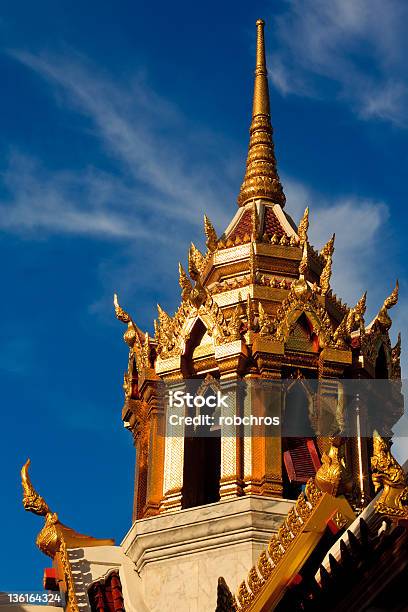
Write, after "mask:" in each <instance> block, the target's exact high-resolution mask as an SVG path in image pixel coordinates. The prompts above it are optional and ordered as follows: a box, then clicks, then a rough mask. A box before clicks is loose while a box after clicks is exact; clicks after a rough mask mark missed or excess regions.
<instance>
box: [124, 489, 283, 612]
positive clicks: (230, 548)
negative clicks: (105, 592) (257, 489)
mask: <svg viewBox="0 0 408 612" xmlns="http://www.w3.org/2000/svg"><path fill="white" fill-rule="evenodd" d="M293 503H294V502H292V501H287V500H282V499H274V498H266V497H260V496H254V497H241V498H235V499H232V500H231V499H228V500H222V501H220V502H217V503H215V504H208V505H206V506H200V507H197V508H190V509H188V510H181V511H177V512H173V513H168V514H162V515H159V516H156V517H151V518H148V519H142V520H139V521H136V522H135V523H134V524H133V526H132V528H131V529H130V531H129V533H128V534H127V535H126V537H125V539H124V541H123V542H122V548H123V550H124V552H125V554H126V555H127V556H128V558H129V559H130V560H131V561H133V562H134V564H135V568H136V570H137V573H138V575H139V576H140V579H141V592H142V594H143V599H144V602H145V604H146V606H147V609H148V610H149V612H159V611H160V612H167V611H169V612H170V611H171V612H173V610H174V609H177V612H214V611H215V608H216V598H217V583H218V578H219V577H220V576H223V577H224V578H225V580H226V582H227V584H228V586H229V587H230V589H231V591H232V592H235V591H236V590H237V587H238V586H239V584H240V583H241V582H242V580H243V579H244V578H245V577H246V576H247V574H248V571H249V570H250V569H251V567H252V566H253V565H254V564H255V563H256V562H257V559H258V556H259V554H260V552H261V551H262V550H263V549H264V547H265V546H266V544H267V542H268V540H269V539H270V537H271V535H272V533H274V532H276V531H277V529H278V527H279V525H280V524H281V522H282V521H283V519H284V517H285V516H286V514H287V513H288V511H289V509H290V507H291V506H292V505H293Z"/></svg>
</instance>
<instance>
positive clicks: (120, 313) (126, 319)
mask: <svg viewBox="0 0 408 612" xmlns="http://www.w3.org/2000/svg"><path fill="white" fill-rule="evenodd" d="M113 305H114V307H115V315H116V318H117V319H118V320H119V321H122V323H130V322H131V320H132V319H131V317H130V315H128V313H127V312H126V311H125V310H123V308H122V307H121V305H120V304H119V300H118V294H117V293H114V294H113Z"/></svg>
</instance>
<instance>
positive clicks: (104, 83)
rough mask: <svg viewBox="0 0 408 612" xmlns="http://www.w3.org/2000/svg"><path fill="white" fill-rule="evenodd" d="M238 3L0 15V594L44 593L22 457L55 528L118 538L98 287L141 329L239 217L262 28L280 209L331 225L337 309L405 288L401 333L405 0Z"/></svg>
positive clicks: (111, 341) (124, 464)
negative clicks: (2, 561) (189, 258)
mask: <svg viewBox="0 0 408 612" xmlns="http://www.w3.org/2000/svg"><path fill="white" fill-rule="evenodd" d="M250 5H251V6H250V7H248V3H244V2H238V3H237V2H229V1H227V2H223V3H219V2H213V1H212V0H208V1H207V2H206V3H205V5H195V4H194V3H193V4H192V3H187V2H177V3H167V2H161V1H160V2H157V3H154V4H152V3H145V2H144V3H142V2H128V1H127V0H123V1H122V2H121V3H120V4H119V3H117V2H114V1H108V0H99V1H98V2H94V1H92V0H89V1H88V2H86V3H83V2H78V1H76V0H70V1H69V2H68V1H67V0H60V1H59V2H46V1H41V0H39V1H38V2H35V3H32V2H27V1H25V2H23V1H21V0H20V1H19V0H14V1H13V2H11V1H4V2H3V3H2V7H1V14H0V32H1V39H2V47H1V54H0V79H1V81H2V83H3V87H2V95H1V97H0V150H1V156H0V249H1V261H2V266H1V278H2V283H1V286H2V299H1V303H0V309H1V316H0V342H1V352H0V385H1V401H2V422H3V426H2V431H1V434H2V443H1V445H0V452H1V464H2V479H1V490H2V492H3V500H2V504H1V512H2V525H3V530H2V532H3V533H2V539H3V542H2V544H3V547H4V549H5V550H7V561H8V562H7V566H6V567H3V568H2V584H1V585H0V589H2V590H6V589H9V590H12V589H25V590H28V589H36V588H37V589H38V588H40V586H41V578H42V571H43V568H44V567H46V566H47V565H49V563H48V561H47V559H46V558H45V557H44V556H43V555H41V554H40V553H39V552H37V550H36V548H35V544H34V540H35V536H36V534H37V532H38V531H39V529H40V527H41V524H42V521H41V519H39V518H38V517H34V516H33V515H28V514H25V513H24V510H23V509H22V506H21V491H20V481H19V470H20V467H21V465H22V464H23V463H24V462H25V460H26V458H27V456H30V457H31V460H32V478H33V481H34V483H35V484H36V486H37V488H38V490H39V491H40V492H41V493H42V494H43V495H44V497H46V499H47V501H48V503H49V505H50V506H51V507H52V509H53V510H54V511H56V512H58V513H59V516H60V519H61V520H62V521H63V522H64V523H66V524H68V525H70V526H72V527H73V528H76V529H77V530H79V531H82V532H83V533H90V534H92V535H94V536H99V537H115V538H116V540H117V541H120V540H121V538H122V537H123V535H124V534H125V532H126V531H127V529H128V528H129V527H130V520H131V506H132V480H133V470H134V450H133V446H132V443H131V436H130V435H129V434H128V432H126V431H125V430H124V429H123V427H122V423H121V419H120V413H121V407H122V403H123V399H122V398H123V393H122V388H121V385H122V376H123V370H124V369H125V367H126V363H127V350H126V345H125V344H124V343H123V341H122V333H123V331H124V330H123V328H122V326H121V325H120V324H119V323H118V322H117V321H116V320H115V319H114V317H113V309H112V295H113V292H114V291H117V292H118V293H119V296H120V301H121V303H122V305H123V306H125V307H126V308H127V309H128V310H129V311H131V313H132V314H133V316H134V318H135V320H136V321H137V322H138V324H139V326H140V327H142V328H144V329H149V330H151V329H152V321H153V318H154V317H155V316H156V303H157V302H160V304H161V305H162V306H163V307H164V308H165V309H166V310H168V311H170V312H172V311H174V310H175V308H176V307H177V304H178V300H179V288H178V274H177V263H178V261H179V260H180V259H181V260H185V258H186V253H187V249H188V246H189V243H190V241H191V240H193V241H194V242H195V243H196V244H197V245H199V246H200V245H203V232H202V217H203V213H204V212H206V213H207V214H208V215H209V216H210V218H211V219H212V220H213V222H214V224H215V225H216V227H217V229H218V231H219V233H221V232H222V230H223V229H224V227H225V225H226V224H227V223H228V221H229V220H230V218H231V217H232V215H233V214H234V212H235V210H236V202H235V200H236V195H237V193H238V189H239V185H240V181H241V179H242V175H243V170H244V162H245V156H246V148H247V142H248V127H249V121H250V108H251V94H252V74H253V64H254V51H255V48H254V45H255V38H254V37H255V26H254V24H255V21H256V19H257V18H259V17H263V18H264V19H265V20H266V21H267V28H266V37H267V53H268V62H269V66H270V85H271V102H272V119H273V124H274V128H275V143H276V152H277V156H278V163H279V170H280V174H281V177H282V181H283V184H284V189H285V192H286V195H287V210H288V212H290V213H291V214H292V215H293V217H294V218H295V219H296V220H298V219H299V217H300V216H301V213H302V212H303V210H304V207H305V205H306V204H309V206H310V209H311V229H310V236H311V239H312V242H314V244H315V245H316V246H318V247H319V246H321V245H322V244H323V243H325V242H326V240H327V239H328V237H329V236H330V235H331V233H332V232H333V231H334V230H335V231H336V252H335V268H334V278H333V286H334V289H335V290H336V292H337V293H338V294H339V295H341V296H342V297H343V298H344V299H345V300H346V301H347V302H348V303H350V304H353V303H354V302H355V301H356V300H357V299H358V297H359V296H360V295H361V293H362V291H363V290H365V289H368V315H369V316H370V315H374V314H375V313H376V311H377V310H378V308H379V306H380V305H381V303H382V301H383V299H384V297H385V296H386V295H387V294H388V293H389V292H390V291H391V289H392V288H393V286H394V282H395V278H396V277H399V279H400V283H401V298H400V303H399V305H398V306H397V308H395V309H394V311H393V312H392V315H393V319H394V326H393V328H392V337H393V339H395V337H396V333H397V331H398V330H400V329H401V330H402V332H403V333H404V330H405V329H406V327H407V318H408V317H407V275H406V271H405V261H406V258H407V240H406V235H407V216H408V212H407V204H406V202H407V199H408V197H407V196H408V193H407V191H408V188H407V180H406V176H407V165H408V153H407V139H408V68H407V64H406V57H407V52H408V48H407V47H408V39H407V37H406V35H405V32H406V28H407V25H408V5H407V4H406V3H405V2H404V1H403V0H401V1H398V0H388V2H387V3H384V2H381V1H379V0H332V1H331V2H330V3H327V2H325V1H324V0H302V1H301V0H293V1H292V2H289V1H288V2H286V1H281V2H280V1H274V2H272V1H270V2H267V1H264V2H259V1H254V2H251V3H250ZM403 362H404V367H405V364H406V358H405V355H404V358H403ZM398 449H399V453H400V455H401V457H402V456H403V455H404V452H405V450H404V444H403V443H400V444H399V446H398ZM407 454H408V453H407Z"/></svg>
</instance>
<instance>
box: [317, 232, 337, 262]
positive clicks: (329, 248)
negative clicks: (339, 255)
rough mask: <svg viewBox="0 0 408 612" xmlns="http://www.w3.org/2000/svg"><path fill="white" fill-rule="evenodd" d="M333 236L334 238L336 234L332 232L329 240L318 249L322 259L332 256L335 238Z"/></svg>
mask: <svg viewBox="0 0 408 612" xmlns="http://www.w3.org/2000/svg"><path fill="white" fill-rule="evenodd" d="M335 238H336V234H333V236H332V237H331V238H330V240H328V241H327V242H326V244H325V245H324V247H323V248H322V250H321V251H320V255H321V256H322V257H323V258H324V259H327V258H328V257H332V256H333V253H334V240H335Z"/></svg>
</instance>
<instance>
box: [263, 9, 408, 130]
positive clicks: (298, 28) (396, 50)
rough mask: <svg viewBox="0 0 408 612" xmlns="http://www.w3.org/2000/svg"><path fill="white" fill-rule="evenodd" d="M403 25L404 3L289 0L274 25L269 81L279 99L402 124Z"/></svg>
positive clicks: (406, 94) (407, 12)
mask: <svg viewBox="0 0 408 612" xmlns="http://www.w3.org/2000/svg"><path fill="white" fill-rule="evenodd" d="M407 18H408V5H407V4H406V2H404V1H403V0H388V2H382V1H381V0H331V2H327V1H325V0H292V1H291V2H288V3H287V4H286V10H285V11H284V12H283V13H281V14H279V15H278V16H277V17H275V18H274V19H273V21H274V23H275V26H276V31H275V32H274V39H275V40H276V41H277V45H275V47H279V50H277V51H275V52H272V55H271V58H270V62H269V64H270V75H271V80H272V82H273V83H274V85H275V87H277V89H279V90H280V91H281V93H282V94H284V95H287V94H290V93H294V94H297V95H302V96H313V97H317V98H321V97H327V96H329V97H335V98H337V99H341V100H344V101H345V102H347V103H348V104H349V105H350V106H351V107H352V108H353V110H354V111H355V112H356V113H357V114H358V115H359V116H360V117H362V118H365V119H369V118H380V119H384V120H388V121H391V122H393V123H396V124H399V125H405V123H406V119H407V112H406V108H407V103H408V78H407V77H408V75H407V68H406V62H405V58H406V55H407V51H408V48H407V47H408V44H407V38H406V34H405V24H406V23H407Z"/></svg>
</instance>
